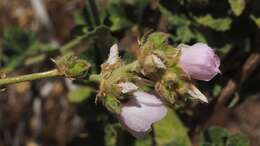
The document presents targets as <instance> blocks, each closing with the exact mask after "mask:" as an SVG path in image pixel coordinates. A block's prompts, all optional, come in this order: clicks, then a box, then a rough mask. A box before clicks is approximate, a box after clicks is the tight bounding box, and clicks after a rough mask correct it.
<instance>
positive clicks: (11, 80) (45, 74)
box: [0, 69, 63, 86]
mask: <svg viewBox="0 0 260 146" xmlns="http://www.w3.org/2000/svg"><path fill="white" fill-rule="evenodd" d="M62 75H63V74H61V73H60V72H59V71H58V70H57V69H53V70H50V71H46V72H41V73H33V74H28V75H21V76H17V77H7V78H4V79H0V86H3V85H9V84H14V83H19V82H25V81H32V80H37V79H43V78H51V77H56V76H62Z"/></svg>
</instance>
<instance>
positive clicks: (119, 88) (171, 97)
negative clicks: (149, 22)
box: [97, 32, 220, 137]
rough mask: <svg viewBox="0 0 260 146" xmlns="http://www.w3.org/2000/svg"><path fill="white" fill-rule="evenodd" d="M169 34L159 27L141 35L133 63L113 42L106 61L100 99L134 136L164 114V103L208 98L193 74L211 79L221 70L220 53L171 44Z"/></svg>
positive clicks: (103, 67) (165, 110)
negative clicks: (121, 54) (138, 52)
mask: <svg viewBox="0 0 260 146" xmlns="http://www.w3.org/2000/svg"><path fill="white" fill-rule="evenodd" d="M168 39H169V35H168V34H166V33H161V32H155V33H152V34H150V35H149V36H148V37H145V38H143V39H142V40H141V41H140V56H138V59H137V60H136V61H133V62H132V63H130V64H124V63H123V61H122V60H121V59H120V57H119V55H118V46H117V45H113V46H112V47H111V49H110V54H109V57H108V60H107V61H106V62H105V63H103V64H102V72H101V78H102V79H101V82H100V89H99V93H98V95H97V99H98V100H101V101H102V102H103V104H104V105H105V106H106V107H107V109H108V110H109V111H111V112H112V113H114V114H115V116H116V117H117V118H118V120H119V121H120V123H121V124H122V126H123V127H125V129H127V130H128V131H129V132H130V133H131V134H132V135H134V136H136V137H139V136H143V135H145V134H147V133H148V132H149V131H150V130H151V125H152V124H153V123H155V122H157V121H159V120H160V119H162V118H163V117H164V116H165V115H166V113H167V108H166V103H167V105H174V104H178V102H180V101H185V100H186V99H199V100H200V101H202V102H206V103H207V102H208V100H207V98H206V97H205V96H204V95H203V94H202V93H201V92H200V91H199V89H197V88H196V86H195V85H193V84H192V79H197V80H203V81H209V80H211V79H212V78H213V77H214V76H215V75H217V74H218V73H220V71H219V66H220V59H219V58H218V56H217V55H216V54H215V53H214V51H213V50H212V49H211V48H210V47H209V46H207V45H206V44H203V43H197V44H194V45H192V46H188V45H184V44H181V45H179V46H178V47H173V46H172V45H171V44H169V43H168ZM190 97H192V98H190Z"/></svg>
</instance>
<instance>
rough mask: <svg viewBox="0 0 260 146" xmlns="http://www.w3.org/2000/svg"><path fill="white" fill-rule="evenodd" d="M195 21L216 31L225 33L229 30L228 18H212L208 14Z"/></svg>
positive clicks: (229, 22) (229, 20) (229, 21)
mask: <svg viewBox="0 0 260 146" xmlns="http://www.w3.org/2000/svg"><path fill="white" fill-rule="evenodd" d="M196 21H197V22H198V23H199V24H201V25H203V26H207V27H209V28H211V29H214V30H216V31H227V30H229V29H230V25H231V22H232V21H231V19H230V18H228V17H225V18H213V17H212V16H211V15H210V14H207V15H205V16H202V17H197V18H196Z"/></svg>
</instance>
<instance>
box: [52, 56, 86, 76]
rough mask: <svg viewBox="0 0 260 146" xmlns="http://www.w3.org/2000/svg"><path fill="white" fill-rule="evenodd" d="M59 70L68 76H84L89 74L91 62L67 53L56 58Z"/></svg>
mask: <svg viewBox="0 0 260 146" xmlns="http://www.w3.org/2000/svg"><path fill="white" fill-rule="evenodd" d="M54 62H55V63H56V65H57V68H58V70H59V71H60V72H61V73H63V74H64V75H65V76H66V77H70V78H83V77H85V76H86V75H87V73H88V70H89V68H90V64H89V63H88V62H87V61H86V60H84V59H79V58H77V57H76V56H73V55H66V56H63V57H60V58H58V59H57V60H54Z"/></svg>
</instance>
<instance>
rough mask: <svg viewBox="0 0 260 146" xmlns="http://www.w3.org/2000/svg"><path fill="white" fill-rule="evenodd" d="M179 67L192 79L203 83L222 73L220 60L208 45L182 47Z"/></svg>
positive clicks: (199, 44) (197, 44)
mask: <svg viewBox="0 0 260 146" xmlns="http://www.w3.org/2000/svg"><path fill="white" fill-rule="evenodd" d="M179 48H180V49H181V56H180V60H179V65H180V66H181V68H182V69H183V70H184V71H185V72H186V73H187V74H188V75H190V77H191V78H194V79H197V80H203V81H209V80H211V79H212V78H213V77H214V76H215V75H217V74H218V73H220V70H219V66H220V59H219V57H218V56H217V55H216V54H215V53H214V51H213V50H212V49H211V48H210V47H209V46H208V45H206V44H203V43H196V44H194V45H192V46H187V45H180V46H179Z"/></svg>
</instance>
